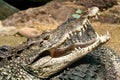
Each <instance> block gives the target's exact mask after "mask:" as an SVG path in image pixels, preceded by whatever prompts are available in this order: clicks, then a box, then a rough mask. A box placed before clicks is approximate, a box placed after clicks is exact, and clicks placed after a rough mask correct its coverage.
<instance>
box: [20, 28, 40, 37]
mask: <svg viewBox="0 0 120 80" xmlns="http://www.w3.org/2000/svg"><path fill="white" fill-rule="evenodd" d="M18 34H20V35H21V36H24V37H26V38H31V37H36V36H38V35H39V31H38V30H37V29H35V28H28V27H25V28H21V29H19V30H18Z"/></svg>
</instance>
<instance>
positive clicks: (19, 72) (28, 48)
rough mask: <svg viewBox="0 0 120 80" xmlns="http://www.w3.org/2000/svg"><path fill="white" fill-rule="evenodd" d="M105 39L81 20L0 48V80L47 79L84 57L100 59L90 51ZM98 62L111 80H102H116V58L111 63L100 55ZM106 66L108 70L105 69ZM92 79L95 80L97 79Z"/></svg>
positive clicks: (88, 23) (75, 20)
mask: <svg viewBox="0 0 120 80" xmlns="http://www.w3.org/2000/svg"><path fill="white" fill-rule="evenodd" d="M109 38H110V35H109V32H107V34H105V35H102V36H100V35H98V34H97V32H95V31H94V29H93V28H92V25H91V23H90V22H89V20H88V19H87V18H85V17H81V18H80V19H68V20H67V21H66V22H65V23H63V24H61V25H60V26H59V27H58V28H57V29H55V30H53V31H51V32H44V33H42V34H41V35H39V36H38V37H35V38H30V39H28V40H27V41H26V42H23V43H22V44H20V45H18V46H15V47H11V46H2V47H1V48H0V79H1V80H42V79H50V78H51V77H52V76H54V75H55V74H57V73H59V72H60V71H62V70H64V69H65V68H66V67H68V66H69V65H71V64H72V63H74V62H76V61H78V60H80V58H82V57H86V56H87V55H93V56H95V57H96V56H98V54H99V55H100V53H96V52H94V50H96V48H97V47H99V45H102V44H103V43H105V42H107V41H108V40H109ZM91 51H93V53H91ZM100 51H103V53H105V54H103V55H111V56H112V55H113V54H112V52H110V51H109V50H108V51H109V52H108V53H107V52H104V50H100ZM109 53H111V54H109ZM106 57H107V60H108V61H110V60H111V61H112V62H110V63H112V64H113V65H114V66H113V67H112V65H108V64H105V63H107V61H105V62H104V58H106ZM98 58H99V57H98ZM114 58H115V59H116V56H114ZM100 59H101V60H103V62H101V64H100V65H102V63H103V65H105V70H106V74H110V75H112V77H114V79H113V78H112V79H110V78H111V77H108V76H110V75H108V76H106V77H105V78H104V79H106V78H108V79H109V80H115V79H116V78H119V71H117V70H118V69H119V68H120V67H119V66H120V64H117V63H116V62H117V61H118V60H119V58H117V59H118V60H112V58H110V57H109V56H105V57H104V56H103V58H102V57H101V55H100ZM105 60H106V59H105ZM98 62H99V61H98ZM118 63H119V61H118ZM116 64H117V67H115V65H116ZM80 65H82V64H80ZM109 66H110V68H111V69H108V68H109ZM80 67H81V66H80ZM86 69H87V67H86ZM100 69H101V68H100ZM107 69H108V70H107ZM81 70H82V69H81ZM109 70H110V71H109ZM111 70H112V71H113V72H112V71H111ZM83 71H84V70H83ZM110 72H111V73H110ZM86 73H87V72H86ZM96 74H97V73H96ZM91 77H92V76H91ZM51 79H52V78H51ZM68 79H69V78H68ZM96 79H99V77H97V78H96ZM62 80H63V79H62ZM100 80H101V79H100Z"/></svg>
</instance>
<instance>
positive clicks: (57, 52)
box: [49, 39, 96, 58]
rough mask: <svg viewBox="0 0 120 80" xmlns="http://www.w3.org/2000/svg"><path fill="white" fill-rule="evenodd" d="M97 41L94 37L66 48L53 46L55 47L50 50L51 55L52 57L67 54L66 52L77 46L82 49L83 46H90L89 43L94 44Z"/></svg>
mask: <svg viewBox="0 0 120 80" xmlns="http://www.w3.org/2000/svg"><path fill="white" fill-rule="evenodd" d="M95 41H96V40H95V39H92V40H90V41H87V42H85V43H74V44H72V45H70V46H67V47H64V48H58V49H56V48H53V49H50V50H49V52H50V56H51V57H52V58H57V57H61V56H65V55H67V54H66V53H67V52H68V51H71V50H74V49H76V48H79V49H82V48H85V47H88V46H89V45H91V44H93V43H94V42H95Z"/></svg>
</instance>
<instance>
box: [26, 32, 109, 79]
mask: <svg viewBox="0 0 120 80" xmlns="http://www.w3.org/2000/svg"><path fill="white" fill-rule="evenodd" d="M109 38H110V35H109V33H108V32H107V34H106V35H103V36H99V35H98V34H97V38H96V41H95V42H94V43H93V44H91V45H89V46H87V47H84V48H75V49H74V50H72V51H70V52H69V54H68V55H66V56H62V57H59V58H52V57H50V56H45V57H43V58H41V59H39V60H38V61H36V62H35V63H33V64H31V65H29V66H27V67H29V68H28V69H26V70H28V72H29V71H30V73H31V74H34V75H36V76H38V77H40V78H48V77H49V76H51V75H53V74H55V73H56V72H58V71H60V70H62V69H63V68H65V67H67V66H68V65H70V64H72V63H73V62H75V61H76V60H78V59H80V58H81V57H83V56H85V55H86V54H88V53H89V52H91V51H92V50H93V49H95V48H96V47H98V46H99V45H100V44H103V43H105V42H107V41H108V40H109Z"/></svg>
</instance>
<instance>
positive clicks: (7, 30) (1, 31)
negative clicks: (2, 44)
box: [0, 25, 17, 36]
mask: <svg viewBox="0 0 120 80" xmlns="http://www.w3.org/2000/svg"><path fill="white" fill-rule="evenodd" d="M16 33H17V29H16V28H15V27H2V26H1V25H0V36H6V35H7V36H8V35H14V34H16Z"/></svg>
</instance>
